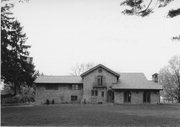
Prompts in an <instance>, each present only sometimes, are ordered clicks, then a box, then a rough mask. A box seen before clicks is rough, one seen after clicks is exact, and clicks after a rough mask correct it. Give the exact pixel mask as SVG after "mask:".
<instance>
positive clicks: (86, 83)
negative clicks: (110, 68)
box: [82, 68, 117, 103]
mask: <svg viewBox="0 0 180 127" xmlns="http://www.w3.org/2000/svg"><path fill="white" fill-rule="evenodd" d="M101 69H102V68H101ZM97 76H103V77H104V79H103V83H104V84H103V85H105V86H107V88H106V89H103V90H104V91H105V95H104V97H100V94H99V93H100V92H98V96H97V97H92V96H91V90H92V89H93V85H94V84H95V80H96V77H97ZM116 82H117V77H116V76H114V75H113V74H111V73H109V72H107V71H106V70H104V69H102V72H101V73H100V72H98V69H96V70H94V71H93V72H90V73H89V74H87V75H85V76H84V77H83V99H82V101H84V100H85V101H86V102H87V103H98V102H99V101H103V102H107V91H108V90H109V89H110V86H112V84H113V83H116Z"/></svg>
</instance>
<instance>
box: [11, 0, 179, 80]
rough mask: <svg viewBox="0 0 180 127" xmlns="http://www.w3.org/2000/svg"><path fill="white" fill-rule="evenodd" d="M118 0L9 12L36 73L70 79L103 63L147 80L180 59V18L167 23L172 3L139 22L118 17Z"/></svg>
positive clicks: (19, 6) (44, 1) (57, 1)
mask: <svg viewBox="0 0 180 127" xmlns="http://www.w3.org/2000/svg"><path fill="white" fill-rule="evenodd" d="M120 2H121V0H76V1H74V0H30V1H29V2H24V3H16V4H15V7H14V9H13V10H12V11H13V13H14V15H15V17H16V18H17V19H18V20H19V21H20V22H21V24H22V26H24V28H23V31H24V32H25V33H26V34H27V37H28V40H27V42H26V43H27V44H29V45H31V46H32V47H31V48H30V49H29V51H30V56H32V57H33V62H34V64H35V66H36V70H39V71H40V72H43V73H44V74H46V75H69V74H70V73H72V67H73V66H75V65H77V64H85V63H89V62H91V63H94V64H103V65H105V66H107V67H108V68H110V69H112V70H114V71H116V72H142V73H144V74H145V75H146V77H147V78H148V79H150V78H151V75H152V74H153V73H155V72H158V71H159V70H160V69H161V68H163V67H164V66H165V65H167V64H168V61H169V60H170V59H171V58H172V57H173V56H174V55H179V56H180V42H178V41H172V39H171V38H172V37H173V36H176V35H179V34H180V29H178V28H180V16H177V17H176V18H167V17H166V14H167V12H168V10H169V9H171V8H172V7H175V6H177V5H180V1H179V0H176V1H174V2H172V3H171V4H170V5H168V6H167V7H166V8H161V9H156V8H155V12H154V13H153V14H151V15H150V16H148V17H145V18H142V17H137V16H126V15H123V14H122V13H121V11H122V10H123V7H121V6H120Z"/></svg>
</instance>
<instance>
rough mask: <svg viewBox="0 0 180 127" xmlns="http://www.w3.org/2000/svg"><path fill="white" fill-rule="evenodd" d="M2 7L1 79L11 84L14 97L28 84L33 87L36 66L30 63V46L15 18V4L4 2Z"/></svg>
mask: <svg viewBox="0 0 180 127" xmlns="http://www.w3.org/2000/svg"><path fill="white" fill-rule="evenodd" d="M1 4H2V6H1V68H2V70H1V79H3V80H4V82H5V83H6V84H11V88H12V89H13V90H14V95H16V94H17V91H18V90H19V89H20V86H21V85H22V84H24V83H26V84H27V85H29V86H32V84H33V81H34V79H35V78H36V74H35V69H34V68H35V66H34V64H33V63H32V62H29V61H28V59H29V58H30V57H29V52H28V49H29V48H30V46H29V45H26V44H25V42H26V40H27V37H26V34H25V33H23V31H22V30H23V27H22V26H21V24H20V22H19V21H18V20H16V19H15V18H14V17H13V13H12V12H11V11H10V9H11V8H12V7H13V4H9V3H7V1H2V3H1Z"/></svg>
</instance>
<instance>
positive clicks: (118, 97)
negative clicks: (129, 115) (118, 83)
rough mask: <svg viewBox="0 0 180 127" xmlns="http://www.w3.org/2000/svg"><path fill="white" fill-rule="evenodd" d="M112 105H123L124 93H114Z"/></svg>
mask: <svg viewBox="0 0 180 127" xmlns="http://www.w3.org/2000/svg"><path fill="white" fill-rule="evenodd" d="M114 103H115V104H123V103H124V92H123V91H114Z"/></svg>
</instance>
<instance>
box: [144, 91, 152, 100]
mask: <svg viewBox="0 0 180 127" xmlns="http://www.w3.org/2000/svg"><path fill="white" fill-rule="evenodd" d="M150 100H151V93H150V91H144V93H143V103H150Z"/></svg>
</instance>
